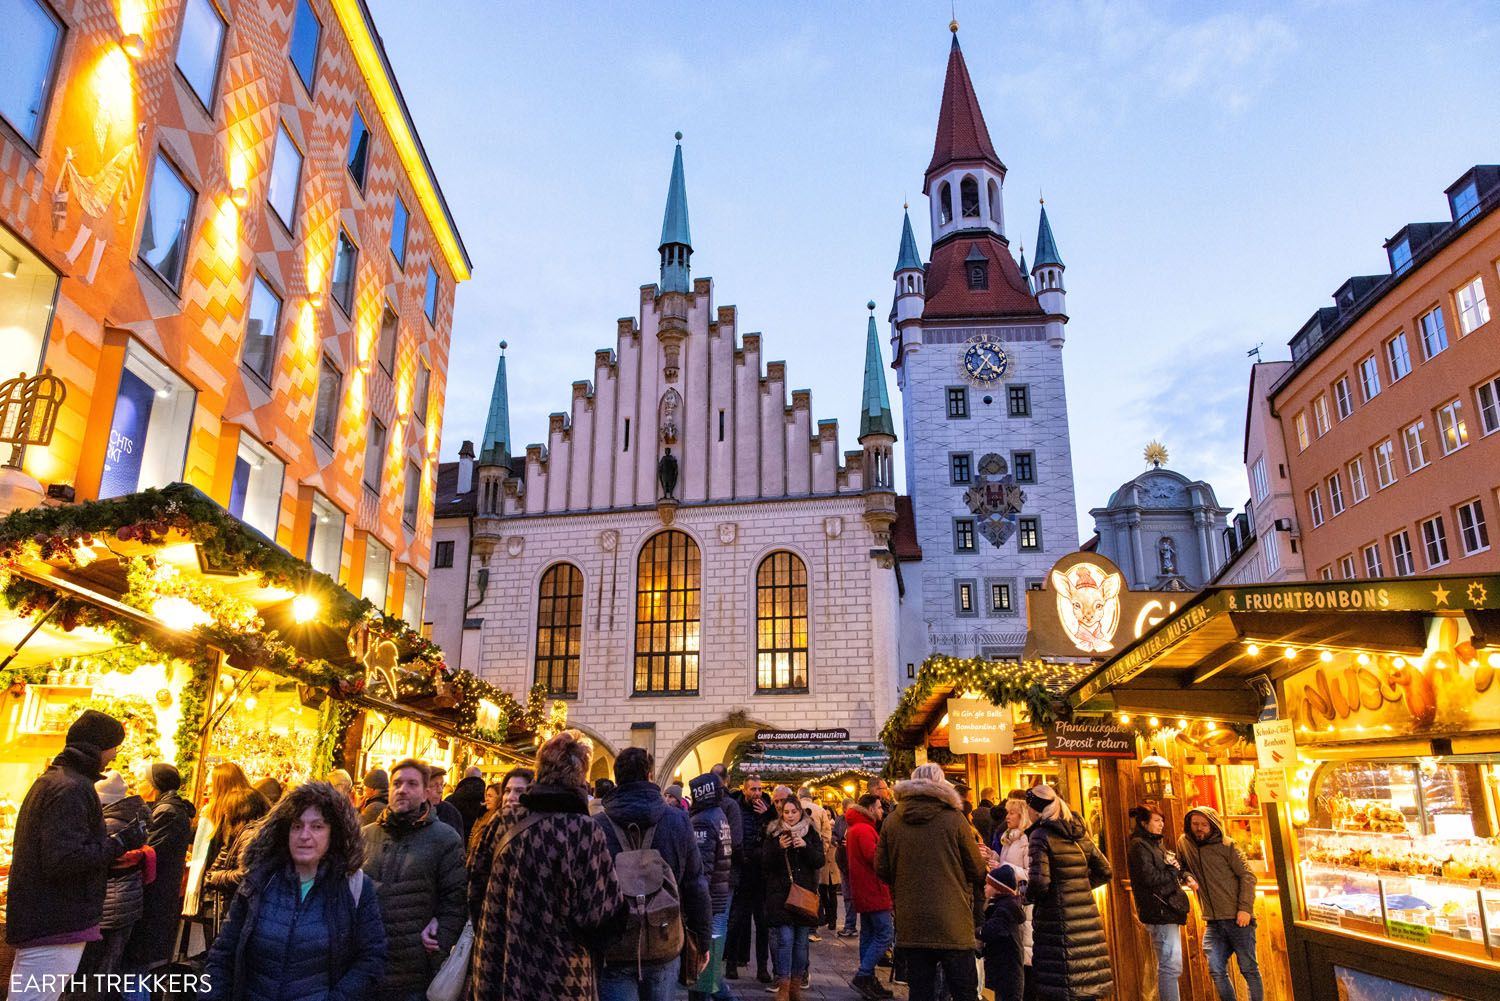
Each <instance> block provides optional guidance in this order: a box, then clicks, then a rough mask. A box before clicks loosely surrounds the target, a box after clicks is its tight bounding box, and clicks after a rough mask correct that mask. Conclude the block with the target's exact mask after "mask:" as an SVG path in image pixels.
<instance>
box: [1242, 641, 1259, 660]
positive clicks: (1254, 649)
mask: <svg viewBox="0 0 1500 1001" xmlns="http://www.w3.org/2000/svg"><path fill="white" fill-rule="evenodd" d="M1245 652H1246V653H1248V654H1249V655H1250V656H1252V657H1259V656H1260V647H1259V646H1257V645H1256V644H1254V643H1251V644H1250V645H1249V646H1247V647H1245Z"/></svg>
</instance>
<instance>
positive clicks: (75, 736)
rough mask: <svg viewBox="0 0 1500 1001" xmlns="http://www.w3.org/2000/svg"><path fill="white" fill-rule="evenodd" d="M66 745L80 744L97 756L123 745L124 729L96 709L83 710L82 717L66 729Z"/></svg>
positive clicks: (113, 719)
mask: <svg viewBox="0 0 1500 1001" xmlns="http://www.w3.org/2000/svg"><path fill="white" fill-rule="evenodd" d="M67 743H68V744H70V745H73V744H82V745H84V746H86V747H88V748H90V749H92V750H93V751H94V752H95V753H97V754H102V753H103V752H104V751H106V750H108V749H109V748H111V747H119V746H120V745H121V744H123V743H125V728H124V727H123V726H121V725H120V721H119V720H117V719H115V718H114V717H113V716H111V715H109V714H108V713H102V712H100V711H99V710H97V709H85V710H84V711H83V715H81V716H79V717H78V718H77V719H75V720H74V721H73V725H72V726H70V727H68V737H67Z"/></svg>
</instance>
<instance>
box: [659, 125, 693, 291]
mask: <svg viewBox="0 0 1500 1001" xmlns="http://www.w3.org/2000/svg"><path fill="white" fill-rule="evenodd" d="M657 251H658V252H659V254H660V255H661V290H662V291H663V292H687V291H689V290H690V289H691V288H692V284H691V282H690V280H689V269H688V259H689V258H691V257H692V256H693V238H692V235H691V234H690V233H689V232H688V204H687V181H686V180H685V179H684V178H683V171H682V133H681V132H679V133H677V152H676V153H675V154H673V156H672V180H671V181H670V182H669V183H668V185H667V209H666V212H665V213H664V214H663V215H662V220H661V244H660V246H658V247H657Z"/></svg>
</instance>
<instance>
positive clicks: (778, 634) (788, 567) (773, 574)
mask: <svg viewBox="0 0 1500 1001" xmlns="http://www.w3.org/2000/svg"><path fill="white" fill-rule="evenodd" d="M755 636H756V639H755V687H756V688H757V689H758V690H759V691H762V692H805V691H807V566H806V564H804V563H803V562H802V560H801V559H799V558H798V557H797V556H795V555H794V554H792V553H788V552H775V553H772V554H771V555H769V556H767V557H766V558H765V559H763V560H761V562H760V569H759V570H757V571H756V573H755Z"/></svg>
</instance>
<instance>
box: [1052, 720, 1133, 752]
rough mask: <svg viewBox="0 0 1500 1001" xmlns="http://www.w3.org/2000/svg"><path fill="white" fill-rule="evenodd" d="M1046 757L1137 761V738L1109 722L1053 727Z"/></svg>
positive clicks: (1060, 723) (1100, 721)
mask: <svg viewBox="0 0 1500 1001" xmlns="http://www.w3.org/2000/svg"><path fill="white" fill-rule="evenodd" d="M1047 754H1048V755H1049V756H1051V757H1054V758H1134V757H1135V734H1134V733H1132V732H1131V731H1129V730H1126V729H1124V728H1122V727H1118V726H1116V725H1115V724H1113V723H1111V722H1109V721H1108V720H1079V721H1076V722H1073V723H1065V722H1063V721H1062V720H1059V721H1057V722H1056V723H1053V724H1052V726H1051V727H1049V728H1048V730H1047Z"/></svg>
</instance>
